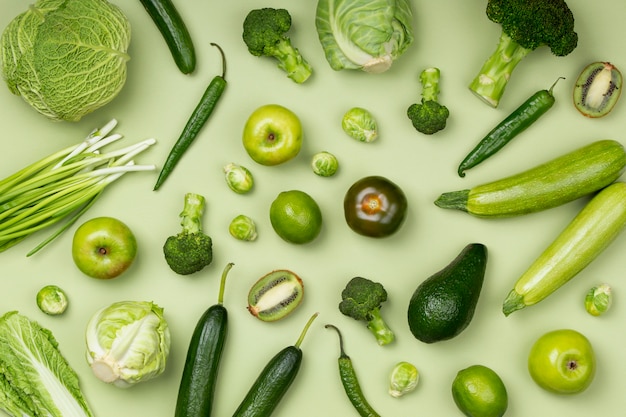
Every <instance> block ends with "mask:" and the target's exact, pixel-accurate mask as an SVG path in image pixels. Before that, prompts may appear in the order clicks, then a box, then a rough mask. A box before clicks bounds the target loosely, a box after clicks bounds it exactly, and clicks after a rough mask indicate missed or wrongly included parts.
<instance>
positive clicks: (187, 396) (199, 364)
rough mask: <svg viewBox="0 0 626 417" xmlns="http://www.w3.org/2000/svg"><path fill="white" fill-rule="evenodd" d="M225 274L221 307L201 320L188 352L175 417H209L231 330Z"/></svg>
mask: <svg viewBox="0 0 626 417" xmlns="http://www.w3.org/2000/svg"><path fill="white" fill-rule="evenodd" d="M232 266H233V264H232V263H229V264H227V265H226V268H225V269H224V272H223V273H222V279H221V283H220V291H219V296H218V303H217V304H214V305H212V306H211V307H209V308H208V309H207V310H206V311H205V312H204V314H203V315H202V316H201V317H200V319H199V320H198V323H197V324H196V327H195V329H194V332H193V334H192V336H191V341H190V342H189V348H188V349H187V358H186V359H185V366H184V368H183V375H182V378H181V381H180V386H179V389H178V397H177V399H176V408H175V411H174V416H175V417H189V416H203V417H209V416H210V415H211V412H212V409H213V399H214V394H215V386H216V382H217V374H218V371H219V366H220V360H221V357H222V351H223V350H224V343H225V341H226V335H227V330H228V311H227V310H226V308H225V307H224V306H223V297H224V285H225V282H226V275H227V274H228V271H230V269H231V268H232Z"/></svg>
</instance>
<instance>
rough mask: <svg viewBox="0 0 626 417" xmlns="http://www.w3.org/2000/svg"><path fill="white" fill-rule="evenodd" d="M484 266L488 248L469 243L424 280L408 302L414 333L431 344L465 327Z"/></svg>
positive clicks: (409, 317) (449, 336) (410, 321)
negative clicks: (445, 264)
mask: <svg viewBox="0 0 626 417" xmlns="http://www.w3.org/2000/svg"><path fill="white" fill-rule="evenodd" d="M486 267H487V248H486V247H485V245H483V244H480V243H470V244H468V245H467V246H465V248H463V250H462V251H461V253H459V254H458V255H457V257H456V258H455V259H454V260H453V261H452V262H450V264H448V265H447V266H446V267H445V268H443V269H442V270H440V271H439V272H437V273H435V274H434V275H432V276H430V277H429V278H427V279H426V280H425V281H423V282H422V283H421V284H420V285H419V286H418V287H417V289H416V290H415V292H414V293H413V296H412V297H411V300H410V302H409V309H408V320H409V327H410V329H411V333H413V336H415V338H416V339H418V340H421V341H422V342H425V343H434V342H439V341H441V340H447V339H451V338H453V337H455V336H457V335H459V334H460V333H461V332H462V331H463V330H465V328H466V327H467V326H468V325H469V324H470V322H471V321H472V318H473V317H474V310H475V309H476V304H477V303H478V297H479V296H480V291H481V289H482V286H483V281H484V277H485V269H486Z"/></svg>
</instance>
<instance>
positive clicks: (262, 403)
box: [233, 313, 317, 417]
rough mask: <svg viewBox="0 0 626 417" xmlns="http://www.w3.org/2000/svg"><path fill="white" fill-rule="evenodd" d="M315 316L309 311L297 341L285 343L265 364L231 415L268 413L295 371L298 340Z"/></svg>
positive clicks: (266, 415) (265, 415)
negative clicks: (286, 344) (292, 343)
mask: <svg viewBox="0 0 626 417" xmlns="http://www.w3.org/2000/svg"><path fill="white" fill-rule="evenodd" d="M316 317H317V313H315V314H313V315H312V316H311V318H310V319H309V321H308V322H307V323H306V325H305V326H304V329H303V330H302V333H301V334H300V337H299V338H298V341H297V342H296V343H295V344H294V345H293V346H287V347H286V348H284V349H282V350H281V351H280V352H278V353H277V354H276V355H274V356H273V357H272V358H271V359H270V361H269V362H268V363H267V365H265V368H263V370H262V371H261V373H260V374H259V376H258V377H257V379H256V380H255V381H254V383H253V384H252V386H251V387H250V389H249V390H248V393H247V394H246V396H245V398H244V399H243V401H242V402H241V404H240V405H239V407H238V408H237V410H236V411H235V413H234V414H233V417H269V416H270V415H272V413H273V412H274V409H275V408H276V406H277V405H278V403H279V402H280V400H281V399H282V398H283V396H284V395H285V393H286V392H287V390H288V389H289V387H290V386H291V384H292V383H293V381H294V380H295V379H296V376H297V375H298V371H299V370H300V364H301V363H302V350H301V349H300V344H301V343H302V341H303V340H304V336H305V334H306V332H307V330H308V329H309V327H310V326H311V323H313V320H314V319H315V318H316Z"/></svg>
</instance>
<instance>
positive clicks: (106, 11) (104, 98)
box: [0, 0, 130, 121]
mask: <svg viewBox="0 0 626 417" xmlns="http://www.w3.org/2000/svg"><path fill="white" fill-rule="evenodd" d="M129 44H130V23H129V22H128V19H127V18H126V16H125V15H124V14H123V13H122V11H121V10H120V9H119V8H118V7H117V6H114V5H112V4H111V3H109V2H108V1H106V0H37V1H36V2H35V4H34V5H31V6H29V8H28V10H26V11H25V12H23V13H22V14H20V15H18V16H17V17H15V18H14V19H13V20H12V21H11V22H10V23H9V24H8V25H7V27H6V28H5V30H4V32H3V33H2V38H1V39H0V47H1V50H2V76H3V78H4V80H5V81H6V83H7V85H8V87H9V90H11V92H12V93H13V94H15V95H20V96H22V98H23V99H24V100H25V101H26V102H27V103H29V104H30V105H31V106H32V107H34V108H35V109H36V110H37V111H38V112H40V113H41V114H43V115H45V116H47V117H49V118H50V119H53V120H67V121H78V120H80V118H81V117H83V116H84V115H86V114H88V113H90V112H92V111H94V110H96V109H97V108H99V107H101V106H103V105H105V104H106V103H108V102H110V101H111V100H112V99H113V98H114V97H115V96H116V95H117V94H118V93H119V92H120V90H121V89H122V86H123V85H124V83H125V81H126V62H127V61H128V59H129V56H128V54H127V49H128V46H129Z"/></svg>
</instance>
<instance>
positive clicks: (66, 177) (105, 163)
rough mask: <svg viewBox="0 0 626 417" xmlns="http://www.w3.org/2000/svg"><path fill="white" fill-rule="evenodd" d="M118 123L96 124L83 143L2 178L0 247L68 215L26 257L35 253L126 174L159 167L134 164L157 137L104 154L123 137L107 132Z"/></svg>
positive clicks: (0, 187) (19, 239)
mask: <svg viewBox="0 0 626 417" xmlns="http://www.w3.org/2000/svg"><path fill="white" fill-rule="evenodd" d="M116 124H117V121H116V120H112V121H110V122H109V123H107V124H106V125H105V126H104V127H102V128H101V129H94V130H93V131H92V132H91V133H90V134H89V135H88V136H87V138H86V139H85V140H84V141H83V142H81V143H80V144H78V145H74V146H70V147H68V148H65V149H62V150H60V151H58V152H55V153H53V154H51V155H49V156H47V157H45V158H43V159H41V160H39V161H37V162H35V163H33V164H31V165H29V166H27V167H25V168H23V169H21V170H19V171H17V172H15V173H14V174H12V175H9V176H8V177H6V178H4V179H3V180H0V252H2V251H5V250H7V249H9V248H10V247H12V246H14V245H16V244H18V243H19V242H21V241H22V240H23V239H25V238H26V237H27V236H29V235H30V234H32V233H35V232H37V231H39V230H42V229H44V228H46V227H49V226H52V225H54V224H56V223H58V222H60V221H62V220H67V222H66V223H65V224H64V225H63V226H62V227H61V228H60V229H59V230H58V231H57V232H55V233H54V234H53V235H52V236H50V237H49V238H47V239H46V240H44V241H43V242H42V243H41V244H39V245H38V246H37V247H36V248H35V249H33V250H31V251H30V252H29V253H28V255H27V256H30V255H33V254H35V253H36V252H38V251H39V250H40V249H42V248H43V247H44V246H46V245H47V244H48V243H50V242H51V241H52V240H54V239H55V238H56V237H57V236H59V235H60V234H61V233H63V232H64V231H65V230H67V229H68V228H69V227H70V226H71V225H72V224H73V223H74V222H75V221H76V220H78V218H79V217H80V216H81V215H82V214H83V213H84V212H85V211H87V210H88V209H89V208H90V207H91V206H92V205H93V204H94V203H95V202H96V200H97V199H98V197H99V196H100V195H101V194H102V192H103V191H104V189H105V188H106V187H107V186H108V185H110V184H111V183H113V182H114V181H116V180H117V179H119V178H120V177H121V176H122V175H124V174H125V173H127V172H132V171H146V170H154V169H155V167H154V166H152V165H135V162H134V161H133V160H132V158H133V157H135V156H136V155H137V154H139V153H141V152H143V151H144V150H146V149H147V148H149V147H150V146H152V145H153V144H154V143H156V141H155V140H154V139H147V140H144V141H142V142H139V143H136V144H134V145H131V146H129V147H126V148H122V149H118V150H115V151H110V152H104V153H99V152H100V151H101V150H102V148H103V147H104V146H106V145H108V144H110V143H112V142H115V141H117V140H119V139H121V138H122V136H121V135H118V134H114V135H111V136H107V135H108V134H109V133H110V132H111V131H112V130H113V128H114V127H115V125H116Z"/></svg>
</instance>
